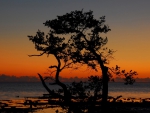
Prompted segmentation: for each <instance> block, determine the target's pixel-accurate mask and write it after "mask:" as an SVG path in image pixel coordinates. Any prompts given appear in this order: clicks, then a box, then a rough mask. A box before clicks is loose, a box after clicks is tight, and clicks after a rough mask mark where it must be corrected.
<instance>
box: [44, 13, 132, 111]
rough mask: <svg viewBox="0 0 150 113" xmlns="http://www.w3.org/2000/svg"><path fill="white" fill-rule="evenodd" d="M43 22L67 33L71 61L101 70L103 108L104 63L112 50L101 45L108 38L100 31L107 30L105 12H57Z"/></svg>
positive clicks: (106, 72) (105, 94) (107, 74)
mask: <svg viewBox="0 0 150 113" xmlns="http://www.w3.org/2000/svg"><path fill="white" fill-rule="evenodd" d="M44 24H45V25H46V26H48V27H51V28H53V29H54V33H56V34H61V35H67V36H66V38H68V39H69V42H68V44H69V51H71V53H72V54H71V57H69V58H71V59H72V61H73V62H74V63H77V62H78V63H82V64H87V65H88V66H89V67H91V68H92V69H95V70H96V71H97V70H98V68H97V67H98V66H99V68H100V69H101V72H102V74H101V75H102V106H103V108H104V109H105V108H106V106H107V105H106V104H107V97H108V82H109V80H110V78H111V76H112V74H110V72H109V68H108V67H107V66H106V65H105V64H108V63H109V60H110V59H111V58H112V54H113V53H114V51H113V50H111V49H108V48H107V47H105V45H106V44H107V42H108V38H107V37H103V35H104V34H106V33H107V32H108V31H110V29H109V26H108V25H106V24H105V16H102V17H100V18H99V19H95V18H94V16H93V12H92V11H88V12H83V11H82V10H81V11H72V12H70V13H66V14H65V15H62V16H57V18H56V19H54V20H48V21H46V22H45V23H44ZM124 74H125V73H124ZM132 75H134V74H132ZM126 78H127V79H126V80H127V81H128V80H129V79H130V78H132V77H130V76H128V77H127V76H126ZM130 81H132V79H131V80H130Z"/></svg>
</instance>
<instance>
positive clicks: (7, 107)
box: [0, 97, 150, 113]
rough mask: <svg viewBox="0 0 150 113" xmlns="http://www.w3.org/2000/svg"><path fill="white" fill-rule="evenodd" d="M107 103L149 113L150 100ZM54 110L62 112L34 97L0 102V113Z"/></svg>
mask: <svg viewBox="0 0 150 113" xmlns="http://www.w3.org/2000/svg"><path fill="white" fill-rule="evenodd" d="M109 101H110V102H109V103H110V105H111V106H114V105H116V106H118V108H119V107H122V106H125V107H126V108H128V109H131V110H133V111H138V113H149V112H150V98H145V99H142V98H119V99H118V100H117V101H116V102H115V103H113V100H112V99H110V100H109ZM56 110H58V111H62V109H61V107H59V106H54V105H50V103H49V101H48V98H47V99H46V98H45V99H44V98H43V99H42V98H41V99H40V98H37V97H36V98H24V99H9V100H0V111H6V112H7V111H12V113H15V112H16V111H19V112H20V113H24V112H25V113H30V112H33V113H43V112H44V113H48V112H50V113H56ZM13 111H14V112H13ZM21 111H23V112H21ZM139 111H140V112H139Z"/></svg>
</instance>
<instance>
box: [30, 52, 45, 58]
mask: <svg viewBox="0 0 150 113" xmlns="http://www.w3.org/2000/svg"><path fill="white" fill-rule="evenodd" d="M45 53H46V51H44V52H43V53H40V54H39V55H28V56H29V57H32V56H42V55H43V54H45Z"/></svg>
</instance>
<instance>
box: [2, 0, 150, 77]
mask: <svg viewBox="0 0 150 113" xmlns="http://www.w3.org/2000/svg"><path fill="white" fill-rule="evenodd" d="M58 2H59V3H58ZM135 2H136V4H135ZM0 4H1V6H0V14H1V21H0V53H1V55H0V74H6V75H16V76H24V75H27V76H37V73H41V74H43V75H44V73H45V72H46V71H47V69H48V67H49V66H50V65H51V64H55V63H56V61H55V59H54V58H53V57H47V56H42V57H28V55H29V54H36V53H38V52H37V51H36V50H35V49H34V45H33V44H32V42H30V41H29V40H28V38H27V35H35V34H36V32H37V30H38V29H40V30H42V31H47V30H48V28H47V27H44V25H43V23H44V22H45V21H46V20H50V19H54V18H56V16H57V15H63V14H65V13H67V12H70V11H72V10H81V9H84V10H85V11H89V10H92V11H94V16H95V18H98V17H101V16H103V15H105V16H106V24H108V25H109V26H110V28H111V31H110V32H108V33H107V34H106V36H107V37H108V48H110V49H113V50H116V53H115V54H114V60H112V61H111V62H110V65H109V66H110V67H112V66H115V65H116V64H117V65H119V66H120V67H121V68H122V69H125V70H127V71H129V70H130V69H132V70H135V71H137V72H138V77H141V78H144V77H150V69H149V67H150V66H149V64H150V59H149V58H150V52H149V51H150V44H149V42H150V32H149V29H150V15H149V11H150V7H149V4H150V1H148V0H147V1H141V0H132V1H130V2H128V1H119V0H113V2H111V1H107V0H106V1H105V2H100V1H97V2H96V1H88V2H87V1H84V0H83V1H78V0H77V1H75V2H72V1H66V2H62V1H57V2H55V1H48V2H45V1H44V2H40V0H37V2H36V3H34V2H33V1H32V2H31V1H30V2H29V1H19V0H13V1H10V2H7V1H0ZM58 4H61V6H60V5H58ZM93 73H94V71H88V70H86V69H85V70H78V71H67V70H64V71H63V72H62V74H61V75H62V76H65V77H66V76H67V77H70V76H78V77H80V76H81V77H85V76H87V74H89V75H91V74H93Z"/></svg>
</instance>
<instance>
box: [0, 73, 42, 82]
mask: <svg viewBox="0 0 150 113" xmlns="http://www.w3.org/2000/svg"><path fill="white" fill-rule="evenodd" d="M39 81H40V80H39V78H37V77H34V76H20V77H17V76H14V75H12V76H9V75H5V74H2V75H0V82H39Z"/></svg>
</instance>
